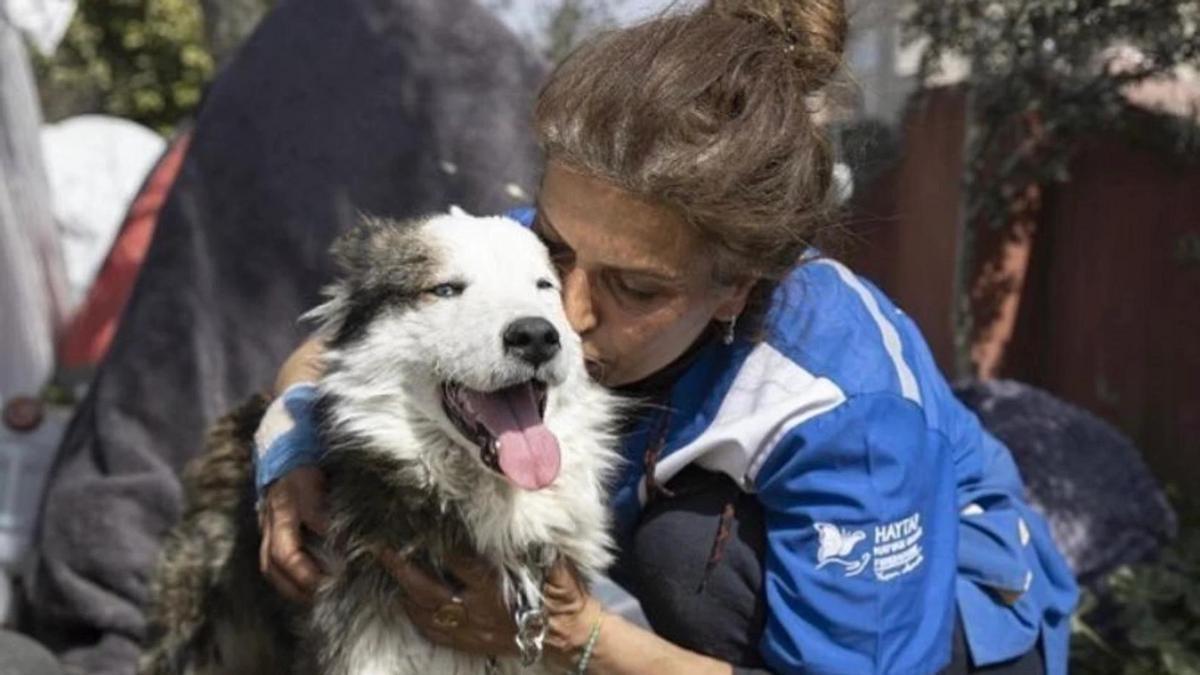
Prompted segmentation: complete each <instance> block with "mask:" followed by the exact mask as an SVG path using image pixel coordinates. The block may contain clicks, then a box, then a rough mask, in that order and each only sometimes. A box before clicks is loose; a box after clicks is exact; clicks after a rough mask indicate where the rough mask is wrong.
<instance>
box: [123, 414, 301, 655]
mask: <svg viewBox="0 0 1200 675" xmlns="http://www.w3.org/2000/svg"><path fill="white" fill-rule="evenodd" d="M264 409H265V402H264V401H263V400H262V399H261V398H255V399H254V400H252V401H250V402H248V403H247V404H245V405H243V406H242V407H241V408H239V409H237V410H235V411H234V412H232V413H230V414H229V415H227V416H226V417H224V418H222V419H221V420H220V421H218V422H217V424H216V425H215V426H214V427H213V430H212V432H211V433H210V434H209V438H208V443H207V445H208V447H207V451H206V452H205V454H204V455H202V456H200V457H198V458H197V459H196V460H195V461H194V462H193V463H192V464H190V465H189V466H188V468H187V469H186V470H185V472H184V477H183V481H184V486H185V490H186V494H187V507H186V511H185V513H184V517H183V520H182V521H181V522H180V524H179V526H178V527H176V528H175V530H173V531H172V532H171V534H170V535H169V536H168V538H167V540H166V542H165V543H164V546H163V552H162V554H161V556H160V561H159V566H158V569H157V571H156V574H155V577H154V579H153V580H152V582H151V589H152V598H153V601H152V604H151V606H150V608H149V613H148V614H149V624H150V635H151V639H150V640H148V641H147V647H146V650H145V652H144V653H143V656H142V659H141V660H140V662H139V667H138V672H139V673H140V674H141V675H206V674H208V673H214V674H215V673H223V674H229V675H232V674H241V673H246V674H247V675H250V674H255V675H257V674H260V673H266V672H279V669H278V663H279V662H280V661H279V660H278V657H281V656H282V653H281V649H287V647H286V646H285V645H281V641H282V640H286V631H283V630H282V629H281V628H280V624H281V621H280V620H279V617H278V616H277V615H278V614H279V613H280V610H279V605H280V602H279V601H278V600H277V599H276V598H275V597H274V594H273V593H272V592H271V591H270V589H269V588H267V587H266V584H265V582H264V581H263V580H262V578H261V575H260V574H259V572H258V565H257V554H256V552H257V544H258V524H257V522H256V518H255V514H254V506H253V486H252V483H251V477H250V476H251V467H252V458H251V453H252V447H253V440H252V437H253V433H254V429H255V428H256V426H257V424H258V420H259V419H260V418H261V417H262V414H263V410H264Z"/></svg>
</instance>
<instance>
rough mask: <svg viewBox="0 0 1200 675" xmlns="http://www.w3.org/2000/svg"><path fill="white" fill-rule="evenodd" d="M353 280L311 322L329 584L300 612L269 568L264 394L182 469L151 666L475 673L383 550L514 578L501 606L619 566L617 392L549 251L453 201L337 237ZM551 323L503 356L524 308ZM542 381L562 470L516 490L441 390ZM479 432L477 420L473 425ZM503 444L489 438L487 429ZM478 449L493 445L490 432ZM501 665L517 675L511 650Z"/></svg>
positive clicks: (477, 661)
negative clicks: (259, 446) (320, 362)
mask: <svg viewBox="0 0 1200 675" xmlns="http://www.w3.org/2000/svg"><path fill="white" fill-rule="evenodd" d="M335 255H336V256H337V257H338V259H339V262H340V264H341V267H342V270H343V274H342V277H341V278H340V280H339V281H337V282H336V283H335V284H334V285H333V286H332V287H331V289H330V290H329V292H328V300H327V302H325V303H324V304H322V305H321V306H320V307H318V308H317V309H315V310H314V311H313V312H312V313H311V317H312V318H314V319H316V320H317V321H318V322H319V325H320V332H321V334H322V336H323V337H324V339H325V340H326V343H327V345H328V351H327V354H326V368H327V370H326V374H325V376H324V377H323V378H322V380H321V382H320V383H319V388H320V392H321V397H320V400H319V403H318V405H317V410H318V414H317V417H318V419H319V421H320V425H321V426H320V428H321V437H322V441H323V443H324V445H325V446H326V447H327V448H328V451H327V453H326V455H325V458H324V460H323V468H324V469H325V471H326V475H327V477H328V485H329V508H330V514H331V520H332V524H331V529H330V532H329V536H328V537H327V539H326V542H325V544H324V545H323V546H322V547H321V550H322V559H323V560H324V561H325V564H326V565H327V566H328V572H329V575H328V577H327V580H326V581H324V582H323V583H322V584H321V586H320V588H319V590H318V592H317V596H316V600H315V602H314V604H313V605H312V606H311V607H299V606H294V605H289V604H288V603H286V602H284V601H282V600H281V599H280V598H279V597H278V595H277V594H276V593H275V592H274V590H273V589H272V588H271V587H270V586H269V585H267V584H266V582H265V581H264V580H263V579H262V577H261V575H260V573H259V571H258V554H257V551H258V548H259V534H258V526H257V518H256V514H255V511H254V492H253V485H252V480H251V471H252V462H253V459H252V452H253V451H252V447H253V441H252V436H253V433H254V429H255V427H256V426H257V424H258V421H259V420H260V419H261V417H262V415H263V411H264V408H265V402H264V401H262V400H261V399H256V400H254V401H251V402H250V403H249V404H247V405H245V406H244V407H243V408H241V409H240V410H238V411H236V412H234V413H233V414H231V415H229V416H228V417H226V418H225V419H224V420H222V421H221V422H220V423H219V424H218V425H217V426H216V428H215V429H214V431H213V433H212V435H211V437H210V446H211V447H210V449H209V451H208V452H207V453H206V454H205V456H203V457H201V458H199V459H198V460H197V462H196V463H195V464H194V465H193V466H191V467H190V468H189V470H188V472H187V474H186V475H185V484H186V486H187V491H188V494H187V498H188V509H187V511H186V513H185V516H184V520H183V522H182V523H181V524H180V526H179V527H178V529H177V530H176V531H175V532H174V533H173V534H172V536H171V537H170V538H169V539H168V541H167V544H166V547H165V549H164V553H163V559H162V561H161V565H160V569H159V573H158V576H157V578H156V580H155V583H154V588H153V592H154V601H153V607H152V612H151V623H152V626H153V627H154V632H153V634H154V638H153V639H152V641H151V644H150V645H149V648H148V649H147V652H146V654H145V657H144V658H143V661H142V664H141V672H142V673H143V674H145V675H150V674H153V675H165V674H167V673H196V674H199V673H236V674H242V673H244V674H246V675H250V674H254V675H262V674H265V673H281V672H293V673H322V674H326V675H352V674H354V675H359V674H362V675H365V674H368V673H369V674H384V673H388V674H392V673H422V674H424V673H482V672H484V671H485V661H484V659H482V658H480V657H476V656H472V655H467V654H463V653H460V652H455V651H453V650H449V649H445V648H439V647H434V646H432V645H430V644H429V643H427V642H426V641H424V640H423V639H422V638H421V637H420V636H419V635H418V634H417V633H416V631H415V629H414V628H413V626H412V625H411V624H410V623H409V621H408V619H407V616H406V615H405V613H404V611H403V610H402V608H401V605H400V602H399V600H398V598H399V594H400V593H401V592H402V591H401V589H400V587H399V585H398V584H397V583H396V582H395V581H394V580H393V579H392V578H391V577H390V576H389V575H388V574H387V573H386V572H385V571H384V569H383V568H382V567H381V566H380V565H379V563H378V562H377V558H376V552H377V551H379V550H382V549H393V550H400V549H403V550H405V551H408V552H411V555H412V559H414V560H416V561H418V562H420V563H422V564H425V565H426V566H428V567H429V568H430V569H431V570H435V571H436V570H437V569H439V567H440V561H442V560H444V557H445V556H446V555H447V554H448V553H450V552H454V551H462V550H466V551H469V552H472V553H474V554H475V555H477V556H479V557H480V558H482V559H483V560H485V561H487V562H489V563H491V564H492V565H495V566H496V567H497V568H498V569H500V570H503V574H501V575H500V576H501V578H502V579H503V580H504V581H503V584H504V588H503V589H502V591H503V594H504V597H505V598H506V599H507V600H508V601H509V602H510V603H515V602H517V601H518V599H519V598H522V597H524V598H526V599H527V600H528V601H533V602H538V601H539V600H540V592H541V591H540V581H541V574H542V572H543V571H544V570H545V569H546V567H547V566H549V565H550V564H551V563H552V561H553V560H554V559H555V558H556V557H559V556H562V557H565V558H567V559H568V560H570V561H571V562H572V563H573V564H574V565H575V567H576V568H577V569H578V570H579V571H580V572H581V574H582V576H583V578H585V579H591V578H594V577H595V576H596V575H598V574H600V573H601V572H602V571H603V569H604V568H605V567H606V566H607V564H608V563H609V561H610V545H611V542H610V539H609V535H608V533H607V525H608V516H607V511H606V507H605V505H604V502H603V494H604V485H603V483H604V482H605V481H606V479H607V477H608V475H609V473H610V471H611V470H612V468H613V466H614V463H615V461H616V460H615V454H614V453H613V451H612V437H611V434H610V430H611V425H612V417H613V410H614V407H613V402H612V399H611V398H610V397H609V395H608V394H607V393H605V392H604V391H603V390H602V389H600V388H599V387H598V386H597V385H595V384H593V383H592V382H591V381H590V380H589V379H588V376H587V374H586V372H585V369H584V363H583V357H582V350H581V347H580V342H579V338H578V336H576V335H575V334H574V333H573V332H572V331H571V329H570V327H569V325H568V323H567V321H566V317H565V315H564V314H563V309H562V304H561V300H560V296H559V291H558V288H557V286H558V281H557V279H556V277H555V274H554V270H553V267H552V265H551V262H550V260H549V258H548V256H547V254H546V251H545V248H544V247H543V246H542V245H541V244H540V243H539V242H538V241H537V239H536V237H534V236H533V235H532V234H531V233H530V232H528V231H526V230H525V229H523V228H520V227H518V226H516V225H515V224H514V223H512V222H511V221H507V220H505V219H501V218H475V217H471V216H468V215H466V214H464V213H462V212H459V211H452V213H451V214H450V215H442V216H434V217H431V218H427V219H422V220H419V221H415V222H409V223H399V222H394V221H388V220H377V219H371V220H367V221H366V222H365V223H364V224H363V225H362V226H361V227H360V228H358V229H357V230H355V231H353V232H351V233H350V234H348V235H347V236H346V237H344V238H343V239H342V240H341V241H340V242H339V243H338V244H337V245H336V247H335ZM525 317H538V318H541V319H545V320H546V321H549V322H550V324H552V325H553V326H554V327H555V328H556V329H557V332H558V334H559V335H560V336H561V347H560V348H559V349H558V351H557V354H556V355H554V356H553V358H550V359H549V360H547V361H545V362H543V363H532V364H531V362H530V361H528V360H523V359H521V358H518V357H516V356H514V354H512V353H511V352H512V350H511V349H506V348H505V343H504V340H503V339H502V334H503V333H504V331H505V330H506V329H507V327H509V326H510V325H512V323H513V322H514V321H515V320H517V319H520V318H525ZM531 381H536V382H540V383H544V385H545V401H544V405H545V412H544V422H545V425H546V427H548V428H549V430H550V431H551V432H552V433H553V434H554V436H556V437H557V439H558V441H559V445H560V448H561V468H560V470H559V472H558V475H557V478H556V479H555V480H554V481H553V482H552V483H551V484H549V485H548V486H546V487H544V488H542V489H540V490H523V489H520V488H518V487H516V486H515V485H514V484H513V482H512V481H510V480H509V478H508V477H506V476H505V475H504V474H502V473H501V472H500V470H499V466H498V464H497V462H496V461H495V457H494V456H493V457H491V458H490V459H491V461H490V462H489V461H487V460H488V459H489V458H488V457H487V451H488V450H487V449H482V450H481V448H480V447H479V445H478V443H479V442H480V439H479V438H468V436H470V435H471V434H470V433H469V432H467V431H463V426H462V423H461V420H457V423H456V420H454V419H451V414H450V413H448V412H447V410H448V408H447V404H446V396H447V394H446V393H445V391H446V389H445V387H446V385H448V384H450V385H453V386H461V387H464V388H469V389H471V390H474V391H478V392H493V391H497V390H500V389H502V388H505V387H509V386H513V385H517V384H519V383H527V382H531ZM476 431H478V429H476ZM492 440H494V439H492ZM485 442H490V441H489V440H488V439H485ZM500 669H501V670H502V671H503V672H518V671H519V670H520V667H519V665H518V664H516V663H515V662H512V661H506V660H501V661H500Z"/></svg>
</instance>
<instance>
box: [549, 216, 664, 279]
mask: <svg viewBox="0 0 1200 675" xmlns="http://www.w3.org/2000/svg"><path fill="white" fill-rule="evenodd" d="M533 233H534V234H536V235H538V236H539V237H541V238H542V239H546V240H548V241H550V242H551V243H553V244H554V245H556V246H561V247H565V248H567V249H571V245H570V244H568V243H567V242H566V241H564V240H563V238H562V235H560V234H559V233H558V230H556V229H555V228H554V223H552V222H551V221H550V218H548V217H547V216H546V212H545V211H543V210H542V209H541V207H538V208H537V209H535V210H534V216H533ZM608 267H609V268H610V269H611V270H612V271H614V272H617V273H620V274H627V275H630V276H636V277H644V278H646V279H648V280H651V281H658V282H661V283H665V284H670V285H676V284H678V283H680V281H682V279H681V278H680V277H679V276H678V275H673V274H668V273H665V272H661V271H659V270H656V269H653V268H649V267H627V266H624V265H615V264H609V265H608Z"/></svg>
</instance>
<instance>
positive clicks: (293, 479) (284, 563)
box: [258, 466, 329, 602]
mask: <svg viewBox="0 0 1200 675" xmlns="http://www.w3.org/2000/svg"><path fill="white" fill-rule="evenodd" d="M258 525H259V529H260V530H261V532H262V544H261V545H260V547H259V551H258V563H259V568H260V569H261V570H262V573H263V576H265V577H266V578H267V580H268V581H270V582H271V585H273V586H274V587H275V589H276V590H278V591H279V592H280V593H281V594H282V595H284V596H285V597H287V598H289V599H291V600H295V601H297V602H308V601H310V600H312V594H313V591H315V590H316V586H317V582H319V581H320V580H321V576H322V572H321V569H320V567H319V566H318V565H317V563H316V561H315V560H313V558H312V557H311V556H309V555H308V553H307V552H306V551H305V550H304V536H303V532H302V530H301V528H305V529H308V530H309V531H311V532H313V533H314V534H317V535H324V534H325V532H326V530H328V529H329V520H328V515H327V513H326V509H325V476H324V474H322V473H321V471H320V469H317V468H316V467H311V466H304V467H299V468H296V469H293V470H291V471H289V472H288V473H286V474H284V476H283V477H282V478H280V479H279V480H277V481H275V482H274V483H271V485H270V486H269V487H267V492H266V494H265V495H264V496H263V502H262V505H261V506H260V507H259V511H258Z"/></svg>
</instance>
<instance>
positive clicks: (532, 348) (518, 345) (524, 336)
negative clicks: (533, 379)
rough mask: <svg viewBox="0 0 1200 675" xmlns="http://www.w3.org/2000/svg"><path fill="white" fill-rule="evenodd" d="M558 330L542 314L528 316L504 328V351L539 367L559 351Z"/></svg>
mask: <svg viewBox="0 0 1200 675" xmlns="http://www.w3.org/2000/svg"><path fill="white" fill-rule="evenodd" d="M558 347H559V345H558V331H557V330H555V329H554V324H552V323H550V322H549V321H547V320H545V319H543V318H541V317H540V316H527V317H524V318H521V319H517V320H516V321H513V322H512V323H510V324H508V328H505V329H504V351H506V352H508V353H509V354H512V355H513V356H516V357H517V358H519V359H521V360H522V361H524V362H526V363H528V364H529V365H531V366H534V367H537V366H540V365H542V364H543V363H545V362H547V361H549V360H550V359H552V358H554V355H555V354H557V353H558Z"/></svg>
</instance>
